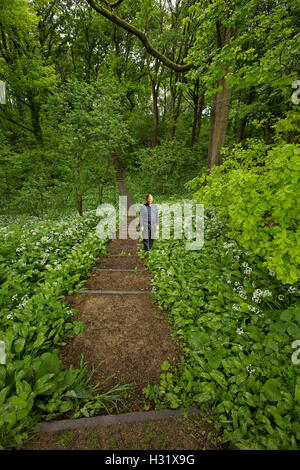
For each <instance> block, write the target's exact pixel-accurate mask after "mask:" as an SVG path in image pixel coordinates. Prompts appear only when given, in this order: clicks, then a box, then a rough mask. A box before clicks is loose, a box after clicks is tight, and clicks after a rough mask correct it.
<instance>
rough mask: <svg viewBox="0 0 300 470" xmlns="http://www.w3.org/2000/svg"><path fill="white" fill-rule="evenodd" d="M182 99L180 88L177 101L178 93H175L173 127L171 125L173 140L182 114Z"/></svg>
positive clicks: (171, 137)
mask: <svg viewBox="0 0 300 470" xmlns="http://www.w3.org/2000/svg"><path fill="white" fill-rule="evenodd" d="M181 100H182V90H179V93H178V97H177V101H176V95H174V108H173V115H172V127H171V133H170V140H173V138H174V136H175V132H176V125H177V119H178V117H179V114H180V106H181Z"/></svg>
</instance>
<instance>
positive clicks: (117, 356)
mask: <svg viewBox="0 0 300 470" xmlns="http://www.w3.org/2000/svg"><path fill="white" fill-rule="evenodd" d="M117 176H118V179H119V188H120V193H121V194H123V195H124V194H125V195H127V196H128V206H130V204H132V201H133V199H132V196H131V195H130V194H129V192H128V190H127V188H126V186H125V185H124V183H123V181H122V176H121V174H120V172H119V174H118V173H117ZM127 219H128V220H127V223H129V222H130V220H131V219H133V217H128V218H127ZM108 249H109V253H110V255H120V256H108V257H107V256H103V255H101V256H100V257H99V259H98V261H97V263H96V266H95V267H94V269H93V272H92V275H91V277H90V278H89V279H88V280H87V282H86V284H85V286H84V287H83V289H93V290H94V289H96V290H101V291H102V290H104V291H105V290H110V291H111V290H114V291H120V290H123V291H124V290H126V291H143V290H144V291H149V290H151V285H150V279H151V276H150V273H149V272H148V271H147V270H146V267H145V265H144V263H143V260H142V259H141V258H139V257H138V255H137V253H138V250H139V249H143V248H142V244H141V243H140V242H139V241H136V240H130V239H129V240H123V239H119V238H118V234H117V237H116V239H113V240H111V241H110V243H109V246H108ZM122 253H123V255H122ZM124 253H126V255H124ZM129 253H130V254H129ZM99 269H101V271H99ZM111 269H114V270H117V269H119V270H120V271H110V270H111ZM124 269H127V270H130V269H132V270H134V269H135V271H123V270H124ZM63 301H65V302H67V303H68V304H69V305H70V307H72V308H76V309H78V310H79V313H78V314H77V315H76V316H75V319H76V320H79V321H82V322H83V323H84V324H85V326H86V328H85V331H83V332H81V333H80V334H79V335H78V336H76V337H75V338H74V339H73V340H72V341H69V342H68V343H67V344H66V346H64V347H62V348H61V350H60V353H61V358H62V360H63V364H64V367H66V368H68V367H69V366H70V365H71V364H72V365H73V366H75V367H78V366H79V363H80V358H81V354H82V353H83V354H84V360H85V361H87V362H88V363H90V364H94V366H96V367H97V366H98V365H99V364H100V367H99V368H98V370H97V371H96V373H95V375H94V378H93V381H94V383H99V382H100V383H101V382H103V381H104V380H105V383H104V384H102V385H101V391H102V392H105V391H107V390H109V389H110V388H111V387H112V386H113V385H116V384H126V383H127V384H129V383H131V384H132V383H133V384H134V389H133V390H132V391H131V392H130V393H129V396H128V398H127V399H126V401H125V402H124V403H123V404H122V405H120V407H119V413H122V412H131V411H143V409H144V398H143V395H142V389H143V387H145V386H146V385H147V384H148V383H150V384H159V383H160V374H161V368H160V366H161V364H162V363H163V362H164V361H169V362H170V363H171V364H172V365H176V364H178V363H179V361H180V354H181V353H180V344H179V343H178V342H175V340H173V339H172V337H171V327H170V325H169V323H168V320H167V313H166V312H162V311H161V310H160V309H159V306H158V305H157V304H156V303H154V301H153V299H152V297H151V295H150V294H149V293H145V294H143V295H141V294H138V293H137V294H102V293H101V294H99V293H97V294H91V293H82V294H73V295H69V296H67V297H65V298H64V299H63ZM107 379H108V380H107ZM164 448H165V449H217V448H219V445H218V444H217V443H216V441H215V438H214V433H213V425H212V424H211V422H209V421H207V420H205V419H203V418H201V417H200V416H196V415H194V416H191V417H189V418H169V419H165V420H159V421H155V422H140V423H122V424H118V425H111V426H104V427H101V428H99V427H98V428H94V429H82V430H74V431H60V432H43V433H39V434H38V435H36V437H35V438H34V440H33V441H32V442H31V443H30V444H29V447H28V449H164Z"/></svg>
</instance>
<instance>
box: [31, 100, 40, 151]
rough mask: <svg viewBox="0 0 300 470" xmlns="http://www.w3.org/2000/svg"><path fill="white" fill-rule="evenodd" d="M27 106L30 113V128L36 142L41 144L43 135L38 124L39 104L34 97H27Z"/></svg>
mask: <svg viewBox="0 0 300 470" xmlns="http://www.w3.org/2000/svg"><path fill="white" fill-rule="evenodd" d="M29 107H30V113H31V123H32V129H33V132H34V135H35V138H36V141H37V143H38V144H40V145H43V135H42V129H41V125H40V105H39V104H37V103H36V102H35V100H34V97H29Z"/></svg>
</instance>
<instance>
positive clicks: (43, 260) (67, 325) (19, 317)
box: [0, 213, 126, 448]
mask: <svg viewBox="0 0 300 470" xmlns="http://www.w3.org/2000/svg"><path fill="white" fill-rule="evenodd" d="M97 221H98V218H97V217H96V215H95V214H94V213H88V214H87V215H86V216H85V217H84V218H82V219H78V217H76V218H75V219H74V217H69V218H65V219H62V220H61V221H59V222H54V221H47V222H46V221H44V222H39V223H33V224H31V225H29V227H28V228H26V227H24V226H23V227H21V226H20V225H14V224H12V225H9V226H7V227H4V228H2V230H1V234H0V238H1V243H0V269H1V271H0V273H1V288H0V341H1V342H3V343H4V344H5V350H6V351H5V352H4V351H3V349H0V354H1V356H0V364H1V365H0V389H1V391H0V406H1V416H0V445H2V446H5V447H6V448H7V447H15V446H20V445H22V443H23V440H24V439H26V438H28V435H30V432H31V431H32V426H33V425H34V424H35V423H36V422H37V421H39V420H41V419H42V418H45V419H46V420H49V419H53V418H54V417H56V416H61V415H65V416H69V417H74V418H76V417H79V416H92V415H93V414H95V413H97V412H99V410H103V409H104V410H106V411H111V409H114V408H115V405H116V403H117V401H118V400H120V398H121V397H122V392H124V391H125V390H126V386H122V387H118V386H116V387H114V388H113V389H112V390H111V391H109V392H107V393H106V394H101V390H100V391H99V390H98V389H99V386H98V387H95V386H93V385H92V384H91V383H90V380H91V377H92V375H93V372H92V371H90V370H89V368H88V367H87V366H86V365H85V364H84V363H83V362H82V364H81V368H80V369H74V368H73V367H72V366H71V367H70V368H69V369H68V370H63V369H62V361H61V360H60V359H59V354H58V349H57V347H58V346H59V345H63V344H64V341H63V340H64V339H66V338H73V337H74V336H75V335H77V334H78V333H79V332H80V331H82V330H83V329H84V325H83V324H82V323H80V322H77V321H74V320H73V319H72V316H73V315H74V313H76V312H77V311H76V310H75V309H70V308H69V307H68V306H67V305H66V304H65V303H64V302H62V301H61V298H62V297H63V296H64V294H65V293H68V292H72V291H73V290H77V289H78V288H80V286H81V285H82V284H83V283H84V280H82V278H83V277H85V274H87V273H88V272H89V270H90V267H91V266H92V264H93V263H94V260H95V259H96V258H97V257H98V256H99V254H100V253H104V252H106V242H107V239H105V240H99V239H98V238H97V237H96V236H95V226H96V222H97ZM99 385H100V384H99Z"/></svg>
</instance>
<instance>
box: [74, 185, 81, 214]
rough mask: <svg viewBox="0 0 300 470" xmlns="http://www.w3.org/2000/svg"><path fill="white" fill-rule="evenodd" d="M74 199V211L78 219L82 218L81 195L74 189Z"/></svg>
mask: <svg viewBox="0 0 300 470" xmlns="http://www.w3.org/2000/svg"><path fill="white" fill-rule="evenodd" d="M75 197H76V209H77V212H78V214H79V215H80V217H82V196H81V194H79V193H78V190H77V189H76V191H75Z"/></svg>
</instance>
